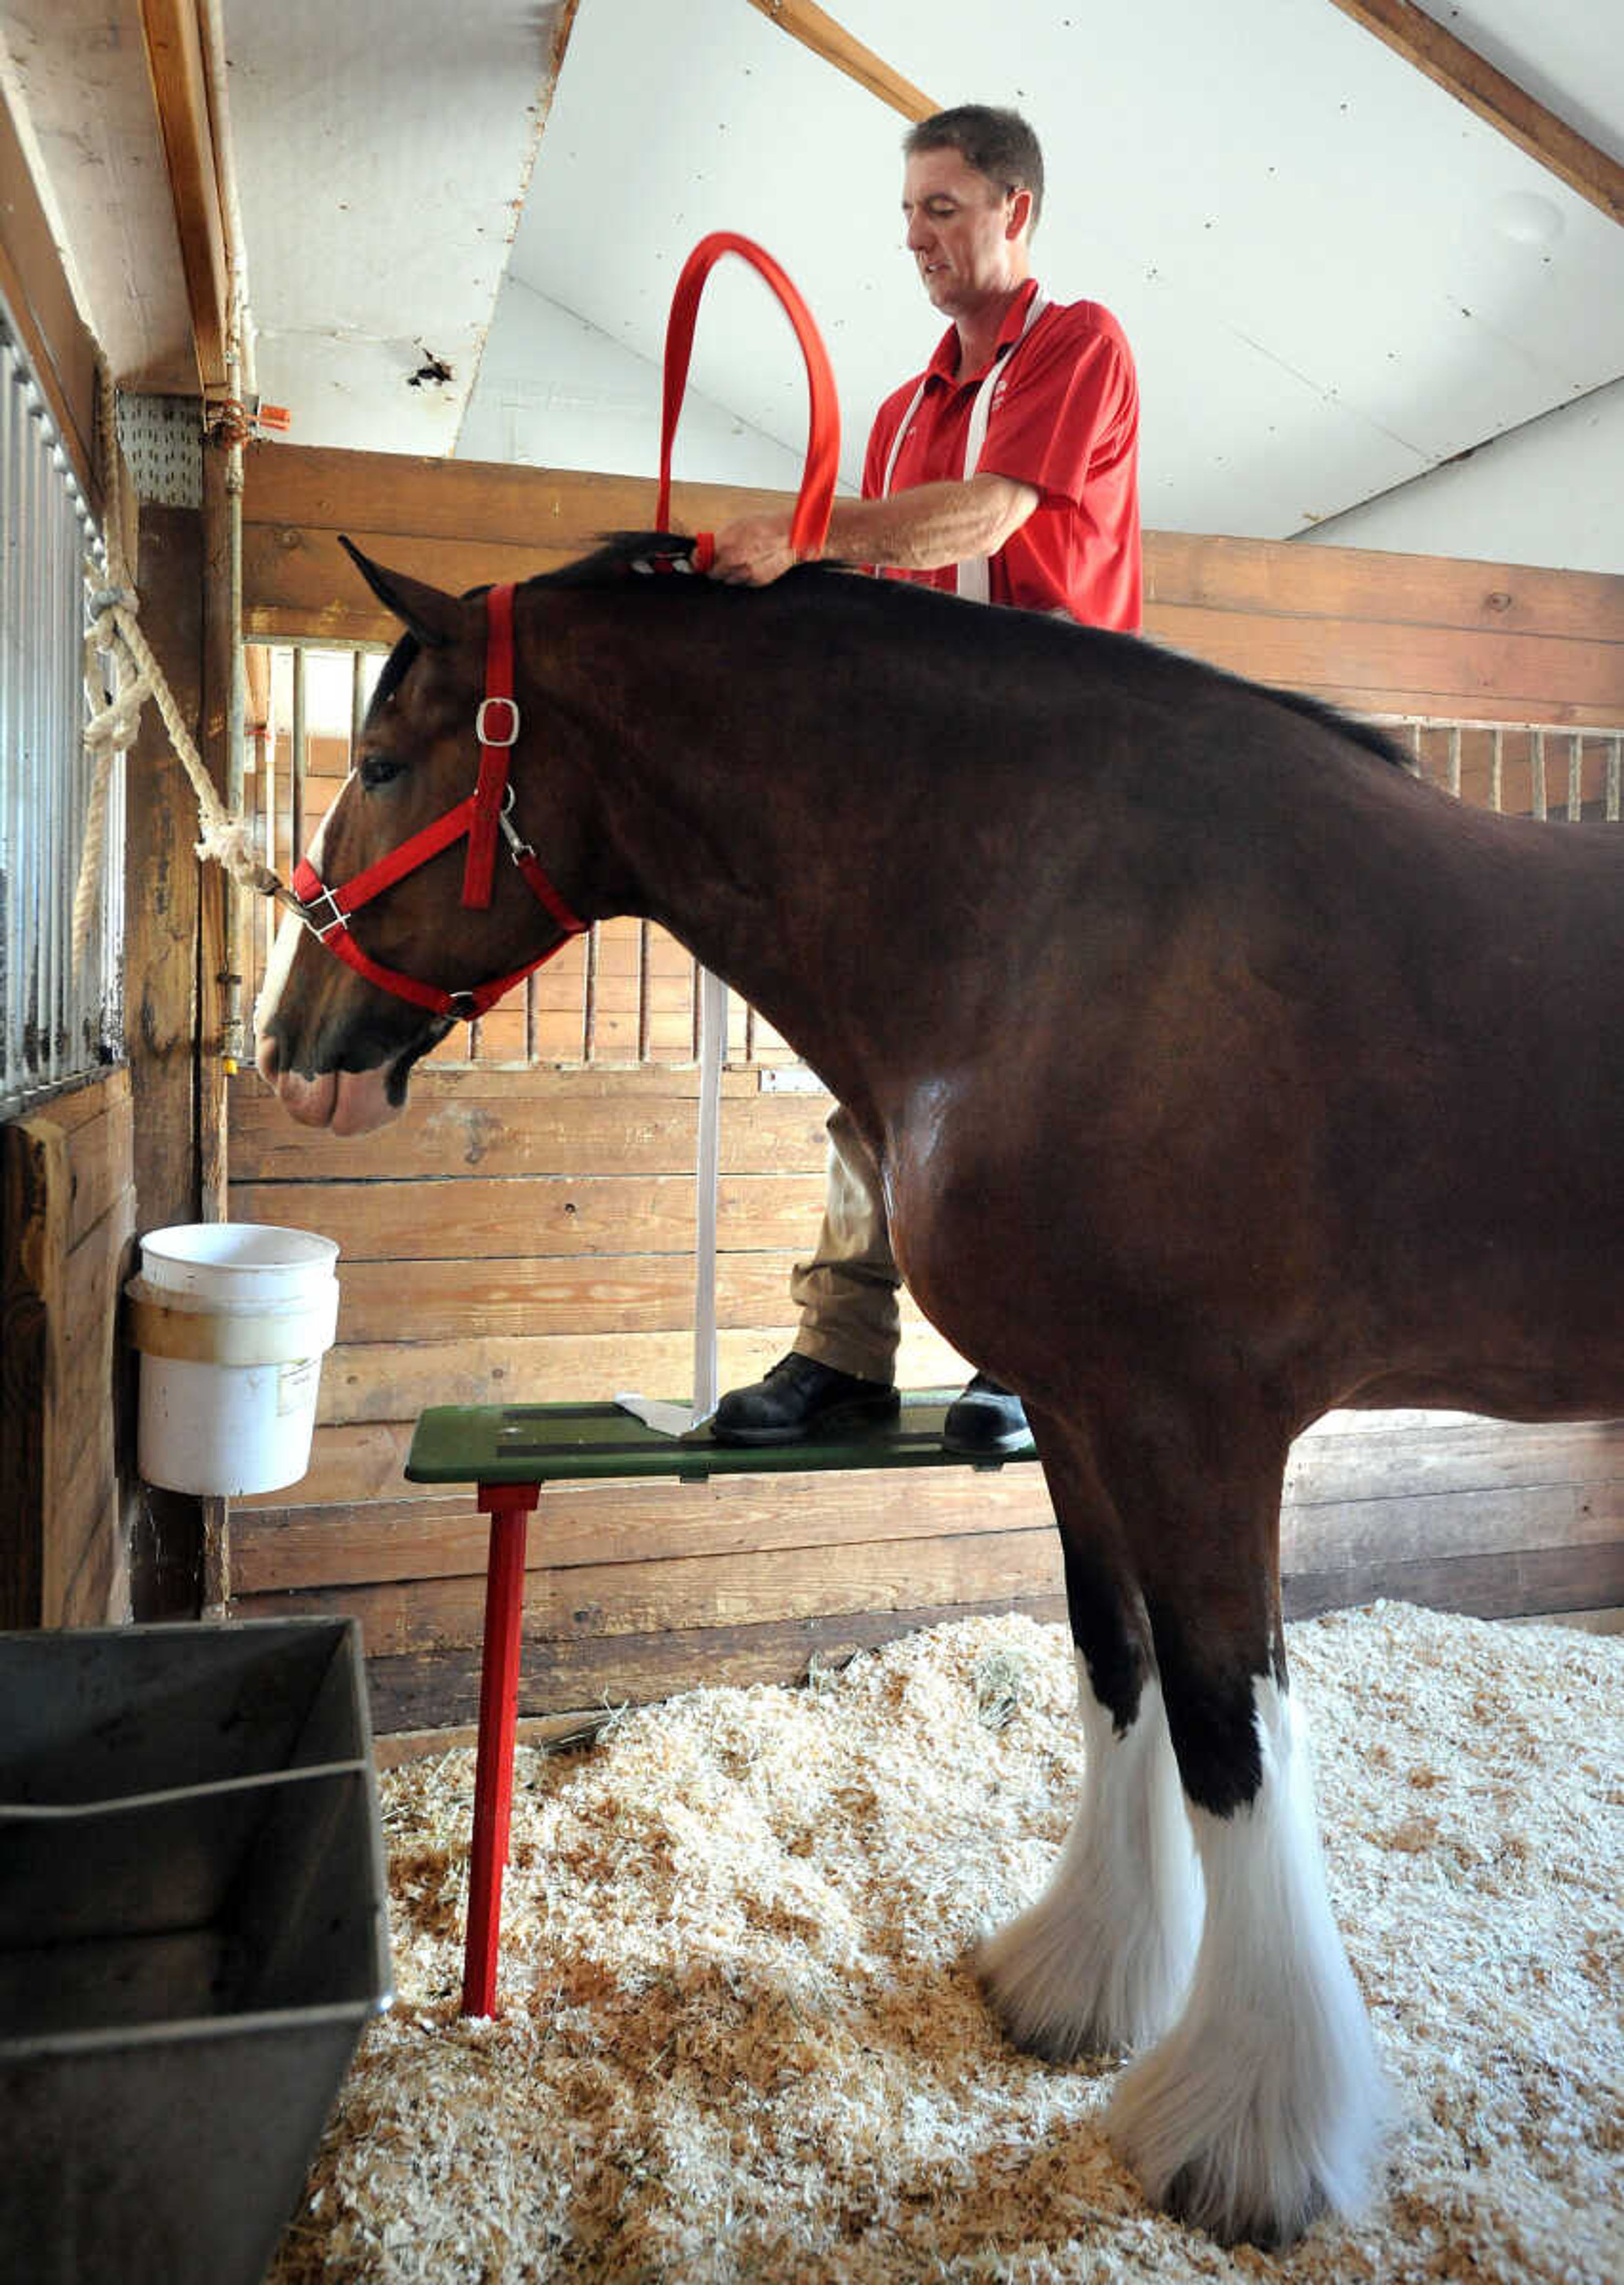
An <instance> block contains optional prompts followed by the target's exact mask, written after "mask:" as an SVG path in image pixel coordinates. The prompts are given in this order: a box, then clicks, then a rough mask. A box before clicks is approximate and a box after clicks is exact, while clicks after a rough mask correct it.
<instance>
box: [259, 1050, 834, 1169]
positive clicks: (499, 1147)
mask: <svg viewBox="0 0 1624 2285" xmlns="http://www.w3.org/2000/svg"><path fill="white" fill-rule="evenodd" d="M481 1076H482V1075H480V1074H470V1080H469V1084H467V1086H465V1087H462V1088H458V1089H456V1090H455V1091H454V1092H451V1093H450V1094H449V1095H448V1094H441V1095H438V1096H429V1095H425V1096H424V1098H423V1099H422V1100H421V1101H418V1100H413V1101H412V1102H411V1103H408V1105H407V1108H406V1109H405V1111H404V1112H403V1113H402V1115H401V1116H400V1117H399V1118H398V1119H393V1120H391V1121H390V1123H389V1124H388V1126H387V1127H381V1128H380V1129H379V1131H378V1132H377V1133H376V1134H374V1135H368V1136H367V1138H366V1142H365V1146H364V1147H363V1148H362V1149H360V1150H357V1145H356V1143H355V1142H353V1141H352V1140H347V1139H346V1138H344V1137H342V1136H336V1137H335V1136H333V1135H327V1134H326V1133H325V1132H321V1131H317V1132H311V1131H310V1129H308V1128H302V1127H297V1126H295V1125H294V1121H293V1120H292V1119H289V1117H288V1116H287V1113H286V1111H284V1110H283V1108H282V1106H281V1104H280V1103H279V1102H278V1101H277V1099H276V1097H275V1096H274V1095H272V1094H271V1090H270V1089H269V1088H265V1087H264V1085H263V1081H256V1083H255V1085H256V1089H257V1090H258V1091H256V1092H255V1094H254V1095H248V1096H246V1097H245V1096H244V1095H242V1094H240V1093H238V1092H233V1095H232V1123H231V1174H232V1180H233V1182H234V1183H235V1184H236V1185H237V1190H238V1196H239V1197H240V1196H241V1195H242V1189H241V1186H242V1185H243V1184H245V1183H249V1182H346V1181H353V1180H355V1179H356V1177H357V1174H361V1173H363V1171H364V1172H365V1179H366V1180H367V1181H368V1182H412V1181H418V1182H421V1181H427V1180H432V1179H435V1178H437V1177H439V1176H443V1175H446V1174H459V1175H460V1174H465V1173H467V1174H475V1173H477V1174H481V1175H482V1176H485V1177H487V1178H490V1179H495V1178H498V1177H501V1178H506V1177H511V1176H514V1175H579V1174H592V1175H608V1174H692V1173H693V1171H694V1154H695V1148H696V1141H697V1133H698V1121H699V1106H698V1102H697V1098H696V1097H695V1096H694V1095H689V1094H681V1095H679V1094H675V1093H672V1094H670V1095H653V1094H651V1092H650V1090H649V1089H647V1088H637V1089H635V1090H634V1089H631V1088H628V1089H627V1090H626V1091H625V1093H624V1095H622V1094H620V1093H618V1092H617V1091H616V1090H612V1089H605V1088H602V1087H594V1088H592V1090H591V1091H590V1092H588V1091H586V1090H584V1089H583V1090H582V1091H581V1092H579V1093H572V1092H570V1091H569V1089H568V1088H565V1089H559V1088H549V1089H545V1091H544V1090H543V1089H542V1088H539V1087H537V1088H532V1089H530V1091H529V1093H528V1094H526V1093H524V1092H522V1091H519V1090H516V1089H511V1088H510V1089H508V1090H507V1091H506V1092H505V1093H502V1094H497V1093H493V1092H492V1093H488V1092H486V1091H485V1090H484V1089H483V1088H482V1086H481V1085H480V1084H479V1079H480V1077H481ZM583 1076H584V1074H583ZM419 1084H420V1082H418V1081H417V1080H414V1081H413V1095H414V1097H415V1095H416V1090H417V1087H418V1085H419ZM833 1102H834V1098H833V1097H832V1096H831V1095H749V1096H741V1095H739V1094H738V1093H734V1094H733V1095H730V1096H729V1097H728V1099H727V1101H726V1103H725V1104H724V1108H723V1113H722V1120H721V1135H720V1149H721V1164H722V1170H723V1172H724V1173H725V1174H808V1173H816V1174H821V1172H822V1169H823V1166H824V1163H825V1160H826V1158H827V1157H828V1136H827V1135H826V1133H825V1131H824V1121H825V1120H826V1119H827V1118H828V1113H829V1111H830V1110H831V1108H832V1107H833Z"/></svg>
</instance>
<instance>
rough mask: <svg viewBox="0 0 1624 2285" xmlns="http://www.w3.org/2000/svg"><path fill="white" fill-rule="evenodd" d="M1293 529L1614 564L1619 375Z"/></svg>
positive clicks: (1361, 542) (1362, 543)
mask: <svg viewBox="0 0 1624 2285" xmlns="http://www.w3.org/2000/svg"><path fill="white" fill-rule="evenodd" d="M1299 537H1300V538H1302V539H1304V540H1306V541H1308V542H1310V543H1312V542H1313V541H1314V540H1320V541H1323V542H1328V543H1330V544H1331V545H1334V546H1338V547H1377V548H1388V549H1392V550H1393V551H1394V552H1395V553H1397V554H1401V555H1461V556H1471V557H1475V558H1478V559H1479V560H1481V561H1487V562H1494V563H1542V564H1549V565H1551V566H1554V567H1555V568H1556V569H1558V570H1564V571H1609V572H1624V381H1613V382H1612V384H1611V385H1610V386H1609V387H1607V388H1605V389H1596V390H1595V391H1593V392H1592V394H1591V395H1589V397H1582V398H1581V400H1580V401H1579V403H1578V404H1568V405H1564V406H1563V407H1562V409H1561V411H1560V412H1548V413H1547V414H1546V415H1545V416H1544V418H1543V419H1542V420H1531V421H1529V422H1528V423H1527V424H1526V426H1525V427H1524V428H1514V429H1512V430H1511V431H1510V434H1509V435H1507V436H1497V437H1496V438H1495V440H1494V442H1493V443H1492V444H1485V445H1483V446H1482V447H1481V448H1480V449H1479V451H1477V452H1472V453H1471V454H1470V455H1468V457H1467V458H1465V459H1460V460H1452V461H1448V462H1446V464H1445V465H1444V466H1443V467H1440V468H1433V469H1431V470H1429V471H1428V473H1427V474H1426V475H1424V476H1417V477H1416V480H1415V481H1414V483H1408V484H1400V486H1399V487H1398V488H1397V490H1396V491H1390V492H1385V493H1384V494H1382V495H1381V497H1380V498H1379V499H1373V500H1366V501H1365V502H1363V504H1362V505H1361V506H1358V507H1354V508H1350V509H1348V510H1347V512H1346V513H1345V514H1343V515H1333V516H1328V517H1326V519H1325V521H1324V522H1322V523H1320V524H1317V525H1316V526H1315V527H1314V530H1312V531H1306V532H1303V533H1301V534H1300V535H1299Z"/></svg>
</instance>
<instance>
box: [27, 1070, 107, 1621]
mask: <svg viewBox="0 0 1624 2285" xmlns="http://www.w3.org/2000/svg"><path fill="white" fill-rule="evenodd" d="M133 1127H134V1111H133V1105H132V1103H131V1100H130V1088H129V1072H124V1071H116V1072H109V1073H108V1075H107V1076H106V1078H104V1079H97V1080H90V1081H88V1082H87V1083H86V1084H85V1085H83V1086H82V1087H78V1088H72V1089H70V1090H69V1091H67V1092H66V1093H64V1094H62V1095H55V1096H53V1097H52V1098H51V1101H50V1102H49V1103H47V1104H46V1106H45V1107H44V1108H43V1110H42V1111H37V1112H35V1113H33V1114H31V1115H30V1116H28V1117H26V1118H22V1119H12V1120H9V1121H8V1122H7V1123H6V1124H5V1125H4V1127H0V1261H3V1262H4V1294H3V1297H0V1359H3V1360H4V1363H3V1368H0V1386H3V1387H4V1397H3V1399H0V1410H3V1417H4V1436H3V1438H0V1627H37V1626H47V1627H58V1626H94V1625H101V1624H108V1623H111V1622H113V1621H116V1620H118V1619H122V1618H126V1617H128V1616H129V1532H128V1521H127V1515H126V1507H127V1504H128V1499H129V1495H128V1491H127V1490H125V1491H122V1490H121V1480H124V1481H125V1482H126V1484H127V1480H128V1470H127V1468H126V1469H124V1470H121V1466H120V1459H121V1455H122V1454H124V1453H127V1451H128V1447H129V1433H128V1432H129V1419H130V1407H129V1402H128V1397H129V1374H128V1372H127V1370H125V1368H124V1366H123V1363H122V1358H121V1355H120V1352H119V1350H118V1347H117V1346H116V1341H115V1328H116V1325H117V1322H118V1312H119V1293H120V1290H121V1288H122V1283H123V1280H124V1277H125V1276H126V1274H127V1273H128V1270H129V1266H130V1258H131V1254H132V1252H133V1246H132V1239H133V1237H134V1234H135V1227H136V1192H135V1184H134V1181H133V1178H132V1154H133Z"/></svg>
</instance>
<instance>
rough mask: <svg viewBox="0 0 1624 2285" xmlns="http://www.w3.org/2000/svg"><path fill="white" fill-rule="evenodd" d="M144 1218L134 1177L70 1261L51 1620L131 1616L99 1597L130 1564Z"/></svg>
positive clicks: (94, 1621) (88, 1621)
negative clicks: (125, 1374) (135, 1320)
mask: <svg viewBox="0 0 1624 2285" xmlns="http://www.w3.org/2000/svg"><path fill="white" fill-rule="evenodd" d="M103 1123H106V1122H98V1124H103ZM126 1174H128V1165H127V1166H126ZM135 1227H136V1193H135V1190H134V1188H133V1186H132V1185H130V1184H129V1182H128V1181H127V1182H126V1186H125V1188H124V1189H123V1190H121V1191H120V1192H119V1193H118V1195H117V1197H115V1198H114V1200H113V1202H112V1203H111V1205H109V1206H108V1208H107V1211H106V1213H105V1214H103V1216H102V1218H101V1220H100V1221H98V1223H97V1225H96V1226H95V1228H94V1229H91V1230H90V1232H88V1233H87V1235H86V1236H85V1237H83V1238H82V1240H81V1241H80V1242H79V1243H78V1244H76V1245H75V1246H74V1247H73V1248H72V1250H71V1252H69V1253H68V1255H67V1261H66V1263H65V1265H64V1272H63V1280H62V1299H61V1307H62V1318H63V1343H62V1394H61V1402H60V1408H59V1409H60V1418H61V1424H62V1425H61V1436H62V1441H63V1447H64V1449H63V1478H62V1485H61V1488H60V1490H59V1495H58V1498H57V1501H56V1504H55V1511H54V1513H53V1516H52V1519H51V1530H50V1535H49V1538H50V1549H51V1559H50V1565H49V1573H50V1591H49V1593H48V1597H47V1601H46V1624H47V1625H56V1626H92V1625H105V1624H107V1623H110V1622H111V1621H114V1620H115V1619H117V1618H119V1617H121V1616H122V1615H123V1613H122V1610H119V1609H113V1608H109V1607H107V1606H106V1605H105V1604H98V1602H97V1600H96V1598H97V1597H98V1596H101V1595H110V1594H114V1592H115V1591H116V1590H117V1588H118V1586H119V1584H120V1582H122V1578H123V1570H124V1560H123V1548H122V1534H121V1530H120V1501H119V1496H118V1480H117V1466H116V1452H115V1427H116V1418H117V1412H118V1394H119V1386H120V1377H121V1373H120V1369H121V1364H122V1359H121V1357H120V1355H119V1352H118V1346H117V1332H118V1325H119V1302H120V1293H121V1289H122V1284H123V1280H124V1278H125V1276H126V1275H127V1274H128V1272H129V1268H130V1267H131V1266H132V1259H133V1255H134V1251H135V1245H134V1239H135ZM104 1538H105V1539H106V1545H105V1546H102V1545H100V1544H99V1543H100V1542H101V1541H102V1540H103V1539H104Z"/></svg>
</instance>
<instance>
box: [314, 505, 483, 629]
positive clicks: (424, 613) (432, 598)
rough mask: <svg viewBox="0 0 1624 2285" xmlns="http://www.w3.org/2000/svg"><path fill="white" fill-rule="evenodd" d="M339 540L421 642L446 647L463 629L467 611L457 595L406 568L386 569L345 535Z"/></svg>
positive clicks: (380, 597) (380, 598)
mask: <svg viewBox="0 0 1624 2285" xmlns="http://www.w3.org/2000/svg"><path fill="white" fill-rule="evenodd" d="M338 544H339V546H341V548H342V549H343V550H344V553H345V554H347V555H348V556H349V560H350V561H351V562H352V563H353V564H354V565H355V567H356V569H357V571H358V572H359V573H360V574H361V577H363V579H365V582H366V584H367V585H368V586H369V587H370V588H371V589H372V591H373V594H374V595H376V596H377V598H378V601H380V602H381V604H383V605H384V607H385V609H388V610H391V611H393V612H394V614H395V616H396V618H397V619H399V620H401V621H402V623H403V624H404V625H405V626H406V628H407V629H408V630H409V631H410V632H411V633H412V634H414V635H415V636H416V637H417V639H418V640H419V642H420V643H422V644H423V645H424V646H425V647H426V648H428V649H429V650H441V649H443V648H444V647H445V645H446V644H447V643H452V642H455V641H456V640H457V638H458V636H459V634H460V633H461V632H462V628H463V622H464V618H465V616H466V615H465V613H464V610H463V607H462V605H461V604H460V603H459V601H458V600H457V598H456V596H455V595H448V594H445V593H443V591H442V590H441V589H440V588H438V587H431V586H430V585H428V581H427V580H425V579H412V578H408V577H407V576H406V574H405V573H404V571H386V570H385V569H384V568H383V566H382V564H381V563H374V562H373V561H372V559H371V557H370V556H366V555H363V554H362V553H361V551H360V549H359V548H358V547H357V546H355V545H354V544H353V543H352V542H351V541H349V540H348V539H346V538H345V537H344V535H343V533H342V532H340V533H339V536H338Z"/></svg>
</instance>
